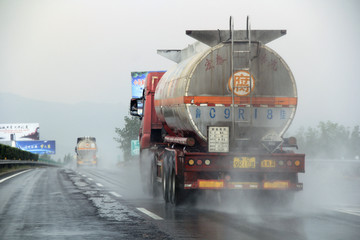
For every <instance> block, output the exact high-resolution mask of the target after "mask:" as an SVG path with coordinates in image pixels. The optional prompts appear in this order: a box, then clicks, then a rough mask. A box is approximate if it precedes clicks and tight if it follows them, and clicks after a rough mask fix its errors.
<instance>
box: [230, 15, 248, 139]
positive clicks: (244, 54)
mask: <svg viewBox="0 0 360 240" xmlns="http://www.w3.org/2000/svg"><path fill="white" fill-rule="evenodd" d="M246 35H247V36H246V40H245V41H243V40H241V41H239V40H235V39H234V20H233V18H232V17H230V41H231V78H232V79H233V81H232V89H233V90H232V91H231V97H232V105H231V106H232V110H231V111H232V112H233V114H232V136H233V138H234V139H235V140H248V139H247V138H246V139H245V138H236V137H235V124H236V123H249V125H251V123H252V116H253V108H252V93H251V89H252V81H251V79H252V74H251V26H250V18H249V16H247V19H246ZM234 42H235V43H237V42H238V43H245V44H247V49H246V50H235V48H234ZM235 58H247V63H248V65H247V66H243V67H235V66H234V59H235ZM241 70H242V71H247V72H249V77H250V78H249V81H250V86H235V81H234V76H235V73H236V72H238V71H241ZM239 88H248V89H249V92H250V94H249V96H250V104H249V105H250V116H248V120H244V121H241V120H236V118H235V94H234V90H235V89H239Z"/></svg>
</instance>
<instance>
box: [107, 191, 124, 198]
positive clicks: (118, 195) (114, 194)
mask: <svg viewBox="0 0 360 240" xmlns="http://www.w3.org/2000/svg"><path fill="white" fill-rule="evenodd" d="M109 193H110V194H111V195H113V196H115V197H118V198H121V197H122V196H121V195H120V194H118V193H116V192H109Z"/></svg>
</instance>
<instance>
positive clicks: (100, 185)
mask: <svg viewBox="0 0 360 240" xmlns="http://www.w3.org/2000/svg"><path fill="white" fill-rule="evenodd" d="M96 185H98V186H99V187H103V186H104V185H102V184H101V183H96Z"/></svg>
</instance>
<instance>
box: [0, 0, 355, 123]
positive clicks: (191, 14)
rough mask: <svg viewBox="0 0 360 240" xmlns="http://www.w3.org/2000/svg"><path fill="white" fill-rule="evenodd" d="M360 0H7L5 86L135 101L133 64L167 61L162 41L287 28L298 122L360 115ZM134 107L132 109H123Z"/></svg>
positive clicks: (60, 97)
mask: <svg viewBox="0 0 360 240" xmlns="http://www.w3.org/2000/svg"><path fill="white" fill-rule="evenodd" d="M359 12H360V1H355V0H354V1H344V0H338V1H334V0H333V1H331V0H322V1H304V0H303V1H288V0H285V1H256V0H251V1H240V0H235V1H226V0H223V1H218V0H216V1H213V0H204V1H202V0H201V1H195V0H189V1H187V0H181V1H174V0H172V1H166V0H164V1H162V0H156V1H149V0H144V1H140V0H129V1H122V0H61V1H60V0H58V1H50V0H0V86H1V87H0V94H1V92H7V93H13V94H17V95H20V96H23V97H27V98H33V99H39V100H44V101H54V102H65V103H77V102H81V101H87V102H97V103H117V102H129V99H130V96H131V95H130V92H131V88H130V72H131V71H143V70H166V69H168V68H169V67H171V66H172V65H173V63H172V62H171V61H169V60H167V59H165V58H162V57H161V56H159V55H157V54H156V50H157V49H182V48H184V47H186V46H187V44H190V43H193V42H194V40H193V39H191V38H190V37H188V36H186V35H185V30H190V29H194V30H195V29H228V25H229V23H228V21H229V16H230V15H232V16H233V17H234V19H235V28H236V29H244V28H245V23H246V16H247V15H250V17H251V22H252V29H287V35H285V36H284V37H282V38H280V39H278V40H276V41H274V42H272V43H270V44H269V46H270V47H271V48H273V49H274V50H275V51H276V52H278V53H279V54H280V55H281V56H282V57H283V58H284V60H285V61H286V62H287V63H288V65H289V66H290V68H291V69H292V71H293V74H294V76H295V79H296V81H297V87H298V95H299V105H298V111H297V115H296V117H295V118H296V120H295V125H297V126H300V125H305V126H306V125H309V124H310V125H311V124H313V125H314V124H316V123H318V122H319V121H326V120H331V121H334V122H338V123H341V124H344V125H346V126H353V125H359V124H360V106H359V104H360V94H359V91H360V78H359V75H358V74H359V68H360V66H359V65H360V64H359V56H360V47H359V43H360V26H359V24H360V14H359ZM123 111H124V112H125V113H124V114H126V113H127V109H124V110H123Z"/></svg>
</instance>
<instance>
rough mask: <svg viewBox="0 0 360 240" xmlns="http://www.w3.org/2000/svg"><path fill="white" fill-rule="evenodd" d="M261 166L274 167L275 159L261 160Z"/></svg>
mask: <svg viewBox="0 0 360 240" xmlns="http://www.w3.org/2000/svg"><path fill="white" fill-rule="evenodd" d="M261 167H262V168H274V167H275V161H274V160H262V161H261Z"/></svg>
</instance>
